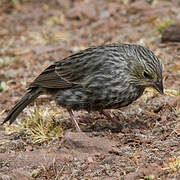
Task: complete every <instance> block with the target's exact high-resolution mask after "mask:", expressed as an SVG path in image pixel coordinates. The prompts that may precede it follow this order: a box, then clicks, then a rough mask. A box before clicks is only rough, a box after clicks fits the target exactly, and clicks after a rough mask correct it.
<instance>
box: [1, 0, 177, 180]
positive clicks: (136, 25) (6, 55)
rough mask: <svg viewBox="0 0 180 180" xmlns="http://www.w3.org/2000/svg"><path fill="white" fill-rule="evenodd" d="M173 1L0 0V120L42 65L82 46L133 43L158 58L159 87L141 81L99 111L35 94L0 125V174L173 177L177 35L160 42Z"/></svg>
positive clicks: (174, 18)
mask: <svg viewBox="0 0 180 180" xmlns="http://www.w3.org/2000/svg"><path fill="white" fill-rule="evenodd" d="M179 12H180V4H179V2H178V1H176V0H166V1H165V0H154V1H145V0H144V1H143V0H113V1H103V0H98V1H95V0H86V1H85V0H77V1H73V0H64V1H60V0H52V1H48V0H39V1H37V0H36V1H35V0H26V1H20V0H13V1H10V0H9V1H8V0H4V1H1V2H0V116H1V117H0V121H1V122H2V121H3V119H4V118H5V117H6V115H7V113H8V111H9V110H10V109H11V107H12V105H13V104H14V103H15V102H16V101H17V100H18V99H19V98H20V97H22V96H23V94H24V93H25V91H26V87H27V85H28V84H29V83H30V82H31V81H32V80H33V79H34V78H35V77H36V76H37V75H38V74H39V73H40V72H41V71H42V70H44V69H45V68H46V67H47V66H48V65H50V64H52V63H53V62H55V61H57V60H60V59H62V58H64V57H67V56H68V55H71V54H72V53H75V52H78V51H80V50H82V49H85V48H88V47H92V46H97V45H101V44H109V43H135V44H141V45H144V46H146V47H148V48H149V49H151V50H152V51H153V52H154V53H155V54H156V55H157V56H158V57H159V58H160V59H161V60H162V62H163V64H164V71H163V77H164V88H165V94H164V95H160V94H158V93H157V92H155V91H154V90H151V89H147V90H146V91H145V93H144V95H143V96H142V97H141V98H140V99H138V100H137V101H136V102H134V103H133V104H131V105H129V106H128V107H125V108H122V109H119V110H110V111H109V112H110V114H111V115H112V116H114V118H116V119H118V120H119V121H120V122H121V124H122V129H118V128H116V127H115V126H114V125H113V124H111V122H109V121H108V120H107V119H106V118H105V117H104V116H103V115H101V114H99V113H97V112H92V113H90V114H89V113H87V112H85V111H81V112H75V115H76V117H77V118H78V120H79V123H80V126H81V128H82V130H83V132H84V133H78V132H76V130H75V128H74V126H73V125H72V124H71V120H70V117H69V116H68V114H67V111H66V110H65V109H63V108H61V107H57V106H56V104H55V102H54V101H53V99H52V98H50V97H47V96H44V97H40V98H39V99H37V100H36V101H35V102H34V103H32V104H31V105H30V106H28V107H27V108H26V109H25V111H24V112H23V113H21V115H20V116H19V117H18V118H17V121H16V122H15V123H14V124H13V125H11V126H8V125H3V126H2V125H1V126H0V134H1V136H0V178H1V179H13V180H14V179H62V180H63V179H65V180H66V179H97V180H99V179H107V180H109V179H125V180H131V179H132V180H135V179H138V180H139V179H177V180H178V179H180V117H179V115H180V51H179V49H180V43H178V42H176V43H173V42H163V43H162V41H161V38H162V35H163V31H164V29H165V28H166V27H168V25H170V24H172V23H176V22H178V21H179V19H180V13H179Z"/></svg>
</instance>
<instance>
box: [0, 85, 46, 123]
mask: <svg viewBox="0 0 180 180" xmlns="http://www.w3.org/2000/svg"><path fill="white" fill-rule="evenodd" d="M40 94H42V90H41V88H32V89H31V90H30V91H29V92H27V93H26V94H25V95H24V96H23V97H22V99H21V100H19V101H18V102H17V103H16V104H15V105H14V107H13V108H12V109H11V111H10V112H9V114H8V116H7V117H6V118H5V119H4V121H3V122H2V124H4V123H6V122H7V121H9V124H12V123H13V122H14V121H15V119H16V117H17V116H18V115H19V114H20V113H21V111H22V110H23V109H24V108H25V107H26V106H27V105H28V104H30V103H31V102H32V101H34V100H35V99H36V98H37V97H38V96H39V95H40Z"/></svg>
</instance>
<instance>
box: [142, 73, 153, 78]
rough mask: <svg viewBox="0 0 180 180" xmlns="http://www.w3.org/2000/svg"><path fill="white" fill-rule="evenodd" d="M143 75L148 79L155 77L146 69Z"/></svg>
mask: <svg viewBox="0 0 180 180" xmlns="http://www.w3.org/2000/svg"><path fill="white" fill-rule="evenodd" d="M143 75H144V77H145V78H147V79H153V77H152V76H151V75H149V74H148V73H147V72H146V71H144V72H143Z"/></svg>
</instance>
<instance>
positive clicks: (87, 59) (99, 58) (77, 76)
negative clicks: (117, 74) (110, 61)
mask: <svg viewBox="0 0 180 180" xmlns="http://www.w3.org/2000/svg"><path fill="white" fill-rule="evenodd" d="M109 47H111V46H109ZM106 48H107V49H108V46H107V47H106V46H101V47H98V48H89V49H86V50H84V51H81V52H79V53H77V54H74V55H71V56H69V57H67V58H65V59H63V60H60V61H58V62H56V63H55V64H53V65H51V66H49V67H48V68H47V69H45V70H44V71H43V72H42V73H41V74H40V75H39V76H38V77H37V78H36V79H35V80H34V82H33V83H31V84H30V86H29V88H31V87H37V86H40V87H44V88H59V89H62V88H63V89H64V88H69V87H73V86H84V85H85V84H86V82H87V81H88V79H89V78H90V76H91V74H92V72H93V73H94V74H95V75H96V73H102V72H100V71H102V70H103V69H102V66H103V64H104V58H107V53H106V50H105V49H106Z"/></svg>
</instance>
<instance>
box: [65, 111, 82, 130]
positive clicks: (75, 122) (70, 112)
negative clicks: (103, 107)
mask: <svg viewBox="0 0 180 180" xmlns="http://www.w3.org/2000/svg"><path fill="white" fill-rule="evenodd" d="M68 112H69V115H70V116H71V119H72V120H73V123H74V125H75V126H76V130H77V131H78V132H82V131H81V129H80V127H79V125H78V122H77V121H76V119H75V117H74V114H73V112H72V110H71V109H68Z"/></svg>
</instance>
